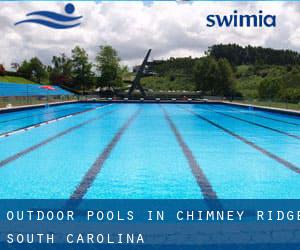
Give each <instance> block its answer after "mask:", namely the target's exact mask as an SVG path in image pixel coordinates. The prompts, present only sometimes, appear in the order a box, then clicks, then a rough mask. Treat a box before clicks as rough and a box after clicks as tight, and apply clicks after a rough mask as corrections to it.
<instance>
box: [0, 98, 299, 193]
mask: <svg viewBox="0 0 300 250" xmlns="http://www.w3.org/2000/svg"><path fill="white" fill-rule="evenodd" d="M42 125H43V126H42ZM299 128H300V119H299V117H296V116H292V115H285V114H278V113H272V112H267V111H259V110H248V109H245V108H241V107H237V106H232V105H225V104H133V103H130V104H129V103H127V104H126V103H122V104H115V103H114V104H100V103H99V104H96V103H94V104H93V103H77V104H68V105H60V106H53V107H49V108H37V109H30V110H23V111H17V112H11V113H3V114H0V134H1V135H2V136H1V137H0V178H1V185H0V198H2V199H4V198H26V199H27V198H50V199H52V198H58V199H69V198H71V199H82V198H83V199H101V198H104V199H106V198H109V199H110V198H133V199H137V198H145V199H146V198H150V199H151V198H158V199H160V198H167V199H180V198H184V199H188V198H190V199H203V198H206V199H216V198H217V199H227V198H228V199H231V198H233V199H250V198H259V199H260V198H266V199H271V198H288V199H290V198H300V193H299V188H300V182H299V173H300V157H299V152H300V129H299ZM7 135H9V136H7Z"/></svg>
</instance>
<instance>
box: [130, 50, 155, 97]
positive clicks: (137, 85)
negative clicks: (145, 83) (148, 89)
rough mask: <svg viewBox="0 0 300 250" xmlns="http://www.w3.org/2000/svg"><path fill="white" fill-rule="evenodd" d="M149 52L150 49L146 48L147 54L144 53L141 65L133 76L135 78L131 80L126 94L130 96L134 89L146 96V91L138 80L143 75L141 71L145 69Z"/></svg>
mask: <svg viewBox="0 0 300 250" xmlns="http://www.w3.org/2000/svg"><path fill="white" fill-rule="evenodd" d="M150 53H151V49H149V50H148V52H147V54H146V56H145V58H144V60H143V63H142V65H141V66H140V67H139V69H138V71H137V74H136V76H135V78H134V80H133V82H132V85H131V87H130V89H129V92H128V96H129V97H131V94H132V92H133V91H134V90H135V89H138V90H139V91H140V92H141V94H142V96H143V97H145V96H146V93H145V91H144V89H143V87H142V85H141V83H140V80H141V78H142V76H143V73H144V70H145V66H146V65H147V61H148V59H149V56H150Z"/></svg>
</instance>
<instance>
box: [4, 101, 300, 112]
mask: <svg viewBox="0 0 300 250" xmlns="http://www.w3.org/2000/svg"><path fill="white" fill-rule="evenodd" d="M87 102H88V103H145V104H146V103H166V104H168V103H169V104H203V103H207V104H227V105H232V106H237V107H243V108H249V107H250V108H254V109H257V110H262V111H271V112H275V113H281V114H288V115H295V116H300V111H298V110H293V109H283V108H275V107H268V106H258V105H252V104H244V103H239V102H230V101H224V100H113V99H103V100H86V101H64V102H53V103H49V106H57V105H63V104H72V103H87ZM43 106H45V103H44V104H36V105H26V106H18V107H11V108H0V114H1V113H8V112H14V111H20V110H26V109H33V108H40V107H43Z"/></svg>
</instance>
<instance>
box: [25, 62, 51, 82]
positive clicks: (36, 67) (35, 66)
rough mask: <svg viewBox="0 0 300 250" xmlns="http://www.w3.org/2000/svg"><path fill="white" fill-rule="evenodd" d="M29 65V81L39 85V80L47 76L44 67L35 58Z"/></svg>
mask: <svg viewBox="0 0 300 250" xmlns="http://www.w3.org/2000/svg"><path fill="white" fill-rule="evenodd" d="M29 64H30V69H31V79H32V80H34V81H37V82H38V83H41V80H42V79H43V78H46V76H47V71H46V67H45V66H44V65H43V63H42V62H41V61H40V60H39V59H38V58H37V57H33V58H32V59H31V60H30V62H29Z"/></svg>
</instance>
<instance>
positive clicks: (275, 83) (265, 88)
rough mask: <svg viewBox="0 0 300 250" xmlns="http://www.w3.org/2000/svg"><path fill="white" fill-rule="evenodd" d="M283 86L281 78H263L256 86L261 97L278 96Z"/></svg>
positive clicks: (270, 97)
mask: <svg viewBox="0 0 300 250" xmlns="http://www.w3.org/2000/svg"><path fill="white" fill-rule="evenodd" d="M282 86H283V82H282V79H280V78H275V79H265V80H263V81H261V83H260V84H259V86H258V95H259V97H260V98H262V99H273V98H276V97H278V96H279V93H280V92H281V89H282Z"/></svg>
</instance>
